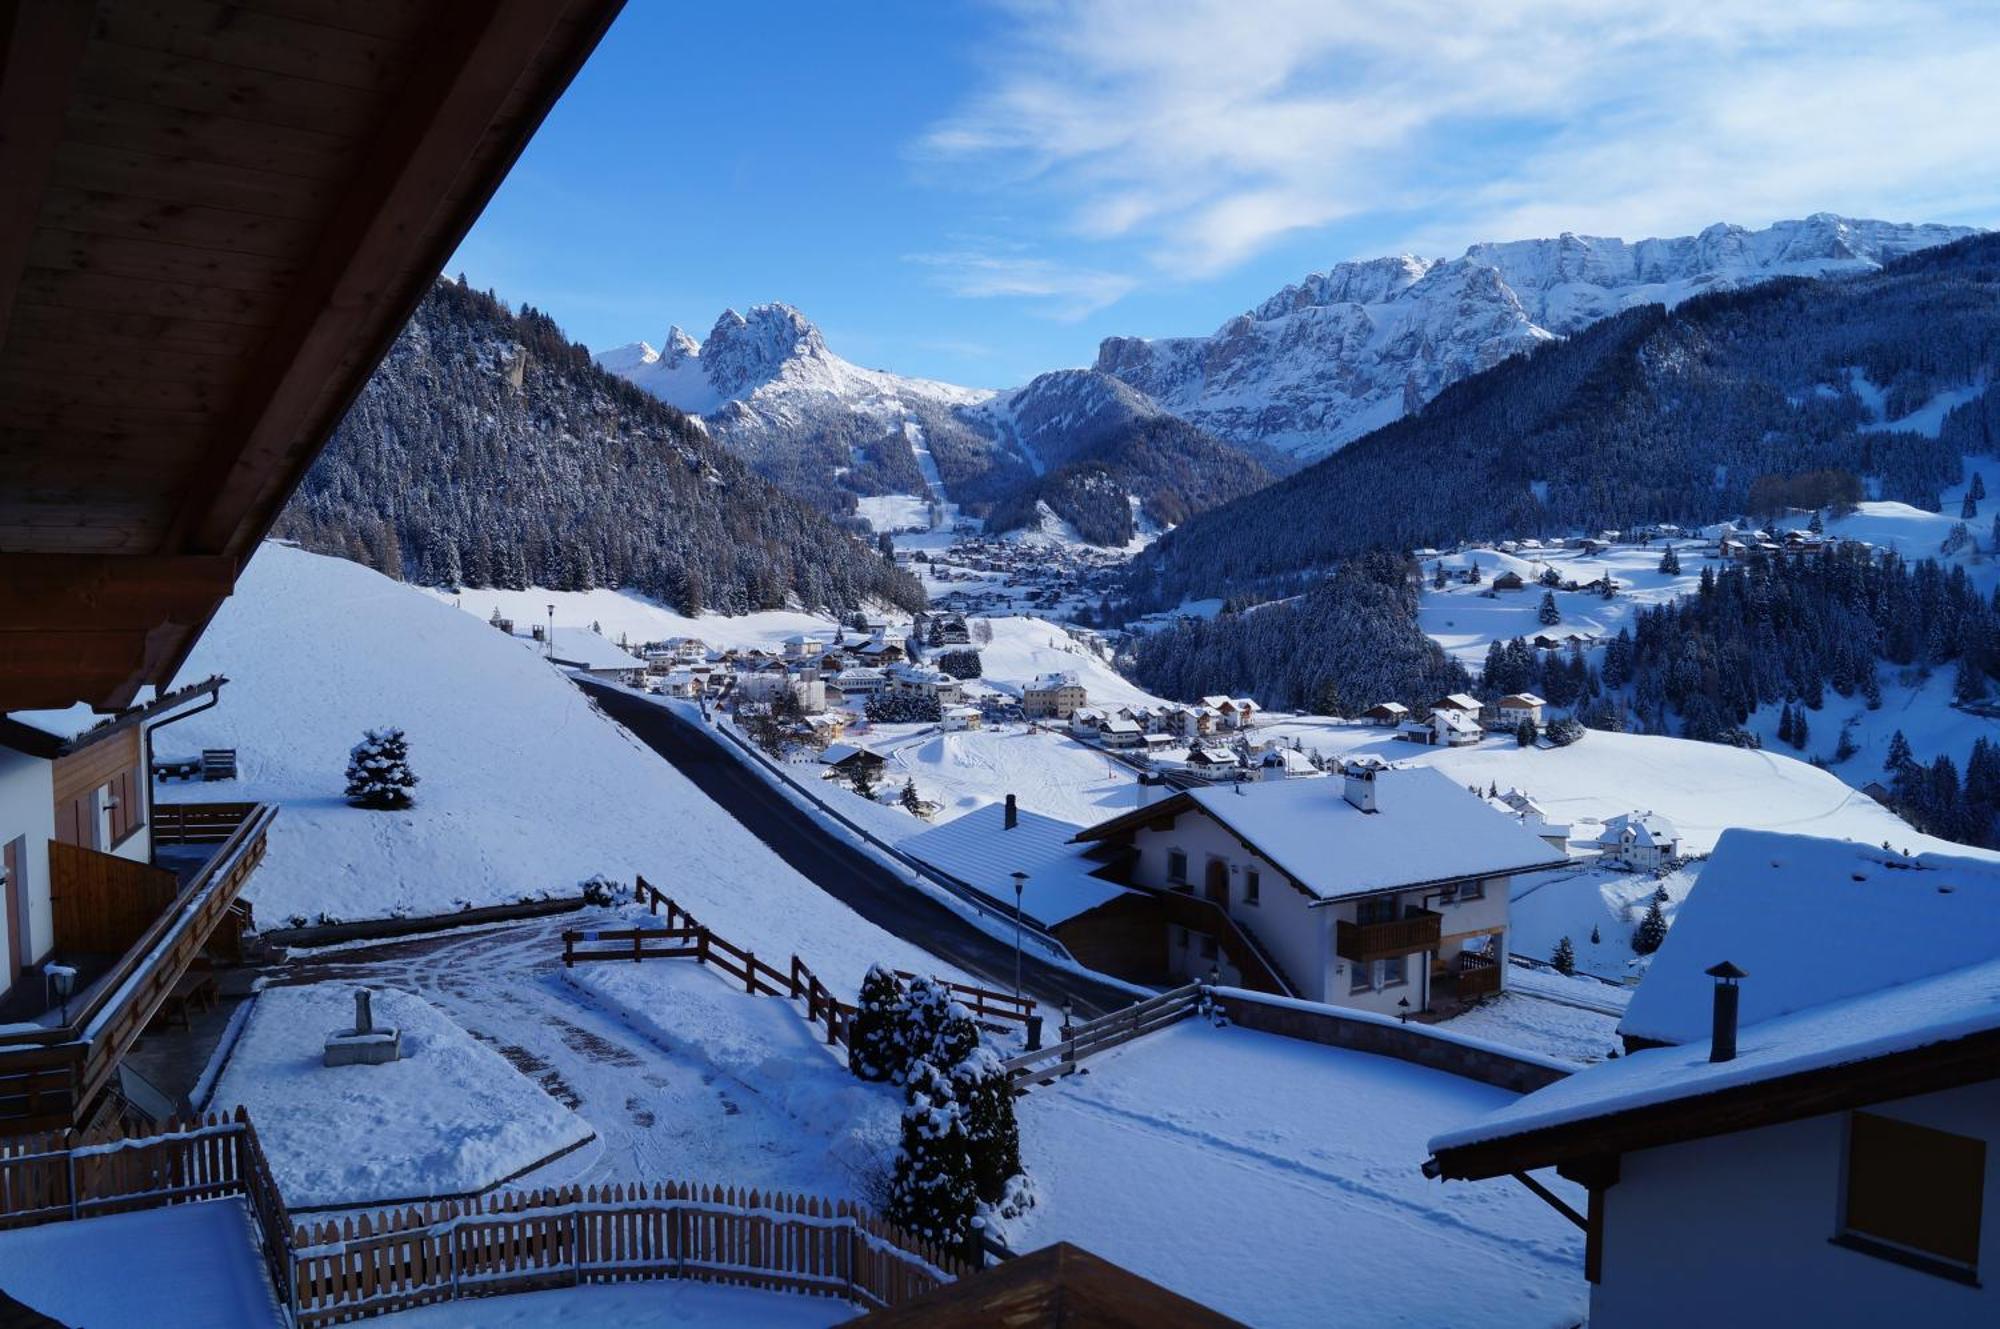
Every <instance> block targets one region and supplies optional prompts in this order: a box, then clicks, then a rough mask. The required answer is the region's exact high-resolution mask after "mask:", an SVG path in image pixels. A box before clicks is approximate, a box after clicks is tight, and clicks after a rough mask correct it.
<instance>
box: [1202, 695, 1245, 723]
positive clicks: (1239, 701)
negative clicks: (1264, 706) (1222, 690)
mask: <svg viewBox="0 0 2000 1329" xmlns="http://www.w3.org/2000/svg"><path fill="white" fill-rule="evenodd" d="M1201 704H1202V705H1203V706H1206V707H1207V708H1208V709H1209V710H1211V711H1214V712H1215V722H1216V724H1217V725H1218V726H1219V727H1220V728H1223V729H1248V728H1249V727H1250V726H1251V725H1253V724H1255V723H1256V718H1255V717H1256V714H1257V703H1256V702H1254V701H1252V700H1250V698H1248V697H1224V696H1214V697H1203V698H1202V699H1201Z"/></svg>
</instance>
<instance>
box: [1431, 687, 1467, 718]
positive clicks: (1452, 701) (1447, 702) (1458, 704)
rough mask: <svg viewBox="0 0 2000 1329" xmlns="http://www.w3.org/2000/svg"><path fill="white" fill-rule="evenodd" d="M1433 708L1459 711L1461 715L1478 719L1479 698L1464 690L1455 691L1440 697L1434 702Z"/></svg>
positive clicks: (1434, 710)
mask: <svg viewBox="0 0 2000 1329" xmlns="http://www.w3.org/2000/svg"><path fill="white" fill-rule="evenodd" d="M1431 710H1432V711H1433V712H1436V711H1457V712H1458V713H1459V714H1461V715H1465V716H1470V717H1473V718H1475V719H1476V718H1477V717H1478V715H1479V698H1477V697H1474V696H1471V695H1469V694H1467V693H1463V692H1454V693H1452V694H1451V695H1449V696H1445V697H1439V698H1438V699H1437V700H1436V701H1434V702H1432V703H1431Z"/></svg>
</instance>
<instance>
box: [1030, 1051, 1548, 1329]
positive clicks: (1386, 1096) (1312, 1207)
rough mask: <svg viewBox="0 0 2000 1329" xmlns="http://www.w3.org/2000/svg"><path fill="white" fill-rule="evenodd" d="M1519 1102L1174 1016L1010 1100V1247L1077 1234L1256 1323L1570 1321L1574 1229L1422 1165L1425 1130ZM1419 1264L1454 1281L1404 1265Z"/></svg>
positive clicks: (1514, 1198)
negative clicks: (1020, 1165)
mask: <svg viewBox="0 0 2000 1329" xmlns="http://www.w3.org/2000/svg"><path fill="white" fill-rule="evenodd" d="M1512 1100H1513V1095H1511V1094H1509V1093H1507V1092H1506V1091H1505V1090H1501V1089H1495V1088H1493V1087H1491V1086H1488V1085H1483V1084H1479V1083H1476V1082H1474V1081H1471V1080H1465V1079H1460V1078H1458V1077H1456V1076H1452V1075H1447V1074H1445V1073H1443V1072H1441V1071H1434V1070H1429V1069H1426V1068H1424V1067H1420V1066H1413V1065H1410V1064H1409V1063H1407V1062H1402V1061H1396V1060H1394V1059H1391V1058H1388V1057H1377V1056H1371V1055H1368V1054H1366V1053H1361V1052H1350V1051H1346V1050H1344V1049H1335V1048H1327V1047H1321V1046H1319V1045H1317V1044H1313V1043H1302V1042H1298V1041H1296V1040H1293V1039H1287V1038H1280V1037H1277V1036H1276V1035H1271V1034H1260V1033H1254V1032H1251V1031H1249V1030H1244V1029H1214V1028H1211V1027H1209V1026H1208V1025H1206V1024H1204V1023H1201V1022H1198V1021H1188V1022H1184V1023H1182V1024H1178V1025H1175V1026H1173V1027H1171V1028H1169V1029H1166V1030H1163V1031H1161V1032H1159V1033H1157V1034H1152V1035H1148V1036H1147V1037H1146V1038H1143V1039H1140V1040H1138V1041H1137V1042H1134V1043H1130V1044H1128V1045H1126V1046H1125V1047H1122V1048H1119V1049H1117V1050H1115V1051H1113V1052H1111V1053H1108V1054H1106V1055H1104V1056H1103V1057H1100V1058H1097V1059H1096V1060H1093V1061H1092V1062H1091V1065H1090V1074H1089V1075H1085V1076H1070V1077H1069V1078H1067V1079H1064V1080H1060V1081H1058V1082H1057V1083H1056V1084H1055V1085H1053V1086H1051V1087H1049V1088H1047V1089H1038V1090H1036V1091H1035V1092H1033V1093H1031V1094H1029V1095H1028V1096H1027V1097H1026V1098H1023V1099H1022V1100H1021V1101H1020V1107H1019V1111H1020V1117H1021V1137H1022V1144H1023V1151H1024V1153H1025V1155H1026V1159H1027V1166H1028V1174H1029V1176H1031V1177H1032V1178H1033V1179H1034V1182H1035V1186H1036V1189H1037V1191H1038V1193H1039V1196H1040V1203H1039V1204H1038V1205H1037V1206H1036V1208H1035V1209H1034V1210H1033V1211H1032V1212H1031V1213H1030V1214H1029V1215H1028V1216H1027V1217H1026V1218H1025V1219H1024V1220H1023V1221H1022V1222H1021V1223H1020V1224H1019V1225H1018V1227H1019V1231H1018V1233H1017V1238H1018V1239H1017V1240H1016V1241H1015V1245H1016V1246H1017V1248H1020V1249H1032V1248H1034V1247H1039V1246H1042V1245H1045V1244H1047V1243H1049V1242H1052V1241H1073V1242H1075V1243H1076V1244H1078V1245H1080V1246H1082V1247H1083V1248H1084V1249H1086V1250H1089V1251H1092V1252H1094V1253H1095V1254H1098V1255H1101V1256H1103V1257H1104V1258H1106V1259H1108V1260H1112V1261H1114V1262H1116V1263H1118V1264H1121V1265H1123V1266H1125V1267H1126V1268H1128V1269H1131V1270H1133V1271H1134V1272H1136V1273H1139V1274H1142V1275H1144V1276H1145V1277H1147V1278H1150V1279H1153V1280H1155V1281H1156V1282H1159V1283H1162V1284H1164V1285H1166V1286H1167V1287H1169V1288H1172V1289H1173V1290H1174V1291H1176V1292H1180V1293H1182V1294H1183V1295H1186V1296H1189V1297H1193V1298H1194V1299H1195V1300H1197V1301H1200V1302H1203V1303H1204V1304H1206V1305H1209V1306H1213V1307H1214V1308H1215V1309H1217V1310H1219V1311H1221V1312H1222V1313H1224V1314H1225V1315H1230V1316H1234V1317H1235V1318H1237V1319H1239V1320H1242V1321H1244V1322H1245V1323H1246V1324H1254V1325H1258V1326H1260V1327H1262V1329H1287V1327H1292V1326H1295V1327H1297V1329H1319V1326H1323V1325H1326V1324H1328V1323H1330V1322H1334V1323H1340V1324H1355V1325H1411V1326H1420V1325H1422V1326H1428V1325H1444V1324H1449V1325H1455V1326H1464V1327H1465V1329H1481V1327H1482V1326H1496V1327H1497V1326H1508V1327H1509V1329H1513V1327H1514V1326H1519V1325H1524V1324H1531V1325H1542V1324H1550V1325H1553V1324H1573V1323H1575V1322H1577V1321H1579V1320H1580V1319H1581V1318H1582V1317H1583V1312H1584V1301H1585V1297H1586V1289H1587V1284H1585V1283H1584V1281H1583V1278H1582V1258H1583V1237H1582V1234H1581V1233H1579V1232H1577V1231H1576V1229H1575V1228H1573V1227H1571V1226H1570V1225H1569V1224H1568V1223H1566V1222H1564V1221H1563V1220H1562V1218H1561V1217H1559V1216H1558V1215H1557V1214H1556V1213H1555V1212H1554V1211H1553V1210H1551V1209H1549V1208H1548V1207H1547V1206H1546V1205H1544V1204H1542V1202H1541V1201H1539V1200H1537V1199H1536V1198H1535V1197H1534V1196H1532V1195H1530V1194H1529V1193H1528V1192H1527V1191H1526V1190H1525V1189H1522V1188H1520V1187H1508V1186H1483V1187H1454V1188H1451V1189H1446V1188H1445V1187H1442V1186H1440V1185H1438V1184H1437V1183H1435V1182H1427V1181H1425V1180H1424V1178H1423V1175H1422V1174H1421V1173H1420V1172H1419V1171H1418V1169H1417V1164H1418V1163H1420V1162H1421V1161H1422V1159H1423V1157H1424V1142H1425V1141H1426V1140H1427V1139H1428V1138H1429V1137H1430V1136H1431V1135H1433V1134H1436V1133H1437V1132H1439V1131H1441V1130H1445V1129H1448V1128H1450V1127H1452V1126H1454V1125H1456V1124H1457V1123H1459V1122H1462V1121H1464V1120H1466V1119H1468V1118H1470V1117H1473V1116H1477V1115H1479V1114H1482V1113H1486V1112H1491V1111H1493V1110H1495V1109H1497V1108H1499V1107H1502V1106H1503V1105H1505V1104H1507V1103H1509V1102H1511V1101H1512ZM1545 1180H1546V1181H1548V1183H1549V1184H1550V1185H1552V1186H1553V1187H1554V1188H1555V1189H1557V1190H1558V1191H1559V1192H1561V1193H1563V1194H1564V1195H1565V1197H1566V1198H1567V1199H1569V1200H1570V1201H1571V1202H1572V1203H1575V1202H1576V1201H1577V1199H1578V1198H1580V1196H1579V1193H1578V1192H1577V1191H1576V1190H1575V1189H1574V1188H1573V1187H1570V1186H1569V1185H1568V1184H1567V1183H1565V1182H1562V1181H1559V1180H1557V1179H1556V1178H1554V1177H1553V1176H1549V1177H1547V1178H1545ZM1425 1269H1446V1270H1449V1271H1450V1275H1449V1277H1422V1276H1416V1277H1403V1276H1401V1274H1400V1273H1399V1272H1397V1271H1411V1270H1415V1271H1421V1270H1425Z"/></svg>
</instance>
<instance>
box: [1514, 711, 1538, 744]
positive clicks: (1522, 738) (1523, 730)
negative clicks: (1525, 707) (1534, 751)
mask: <svg viewBox="0 0 2000 1329" xmlns="http://www.w3.org/2000/svg"><path fill="white" fill-rule="evenodd" d="M1514 744H1515V746H1516V747H1523V748H1531V747H1533V746H1535V722H1534V721H1533V720H1530V719H1529V718H1528V717H1527V716H1525V715H1524V716H1522V717H1521V723H1519V724H1517V725H1515V726H1514Z"/></svg>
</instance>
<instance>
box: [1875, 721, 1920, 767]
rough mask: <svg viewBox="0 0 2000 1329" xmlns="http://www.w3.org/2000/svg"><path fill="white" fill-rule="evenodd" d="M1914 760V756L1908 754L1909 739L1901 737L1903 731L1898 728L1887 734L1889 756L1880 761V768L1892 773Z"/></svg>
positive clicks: (1912, 762)
mask: <svg viewBox="0 0 2000 1329" xmlns="http://www.w3.org/2000/svg"><path fill="white" fill-rule="evenodd" d="M1915 761H1916V758H1915V757H1913V756H1912V755H1911V754H1910V740H1909V739H1907V738H1904V737H1903V731H1902V730H1900V729H1898V730H1897V731H1896V732H1895V733H1893V734H1891V735H1889V756H1888V758H1887V760H1885V761H1884V762H1883V763H1882V769H1883V770H1885V771H1887V772H1889V774H1891V775H1894V774H1896V772H1898V771H1900V770H1902V769H1903V768H1904V767H1906V766H1910V765H1912V764H1914V763H1915Z"/></svg>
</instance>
